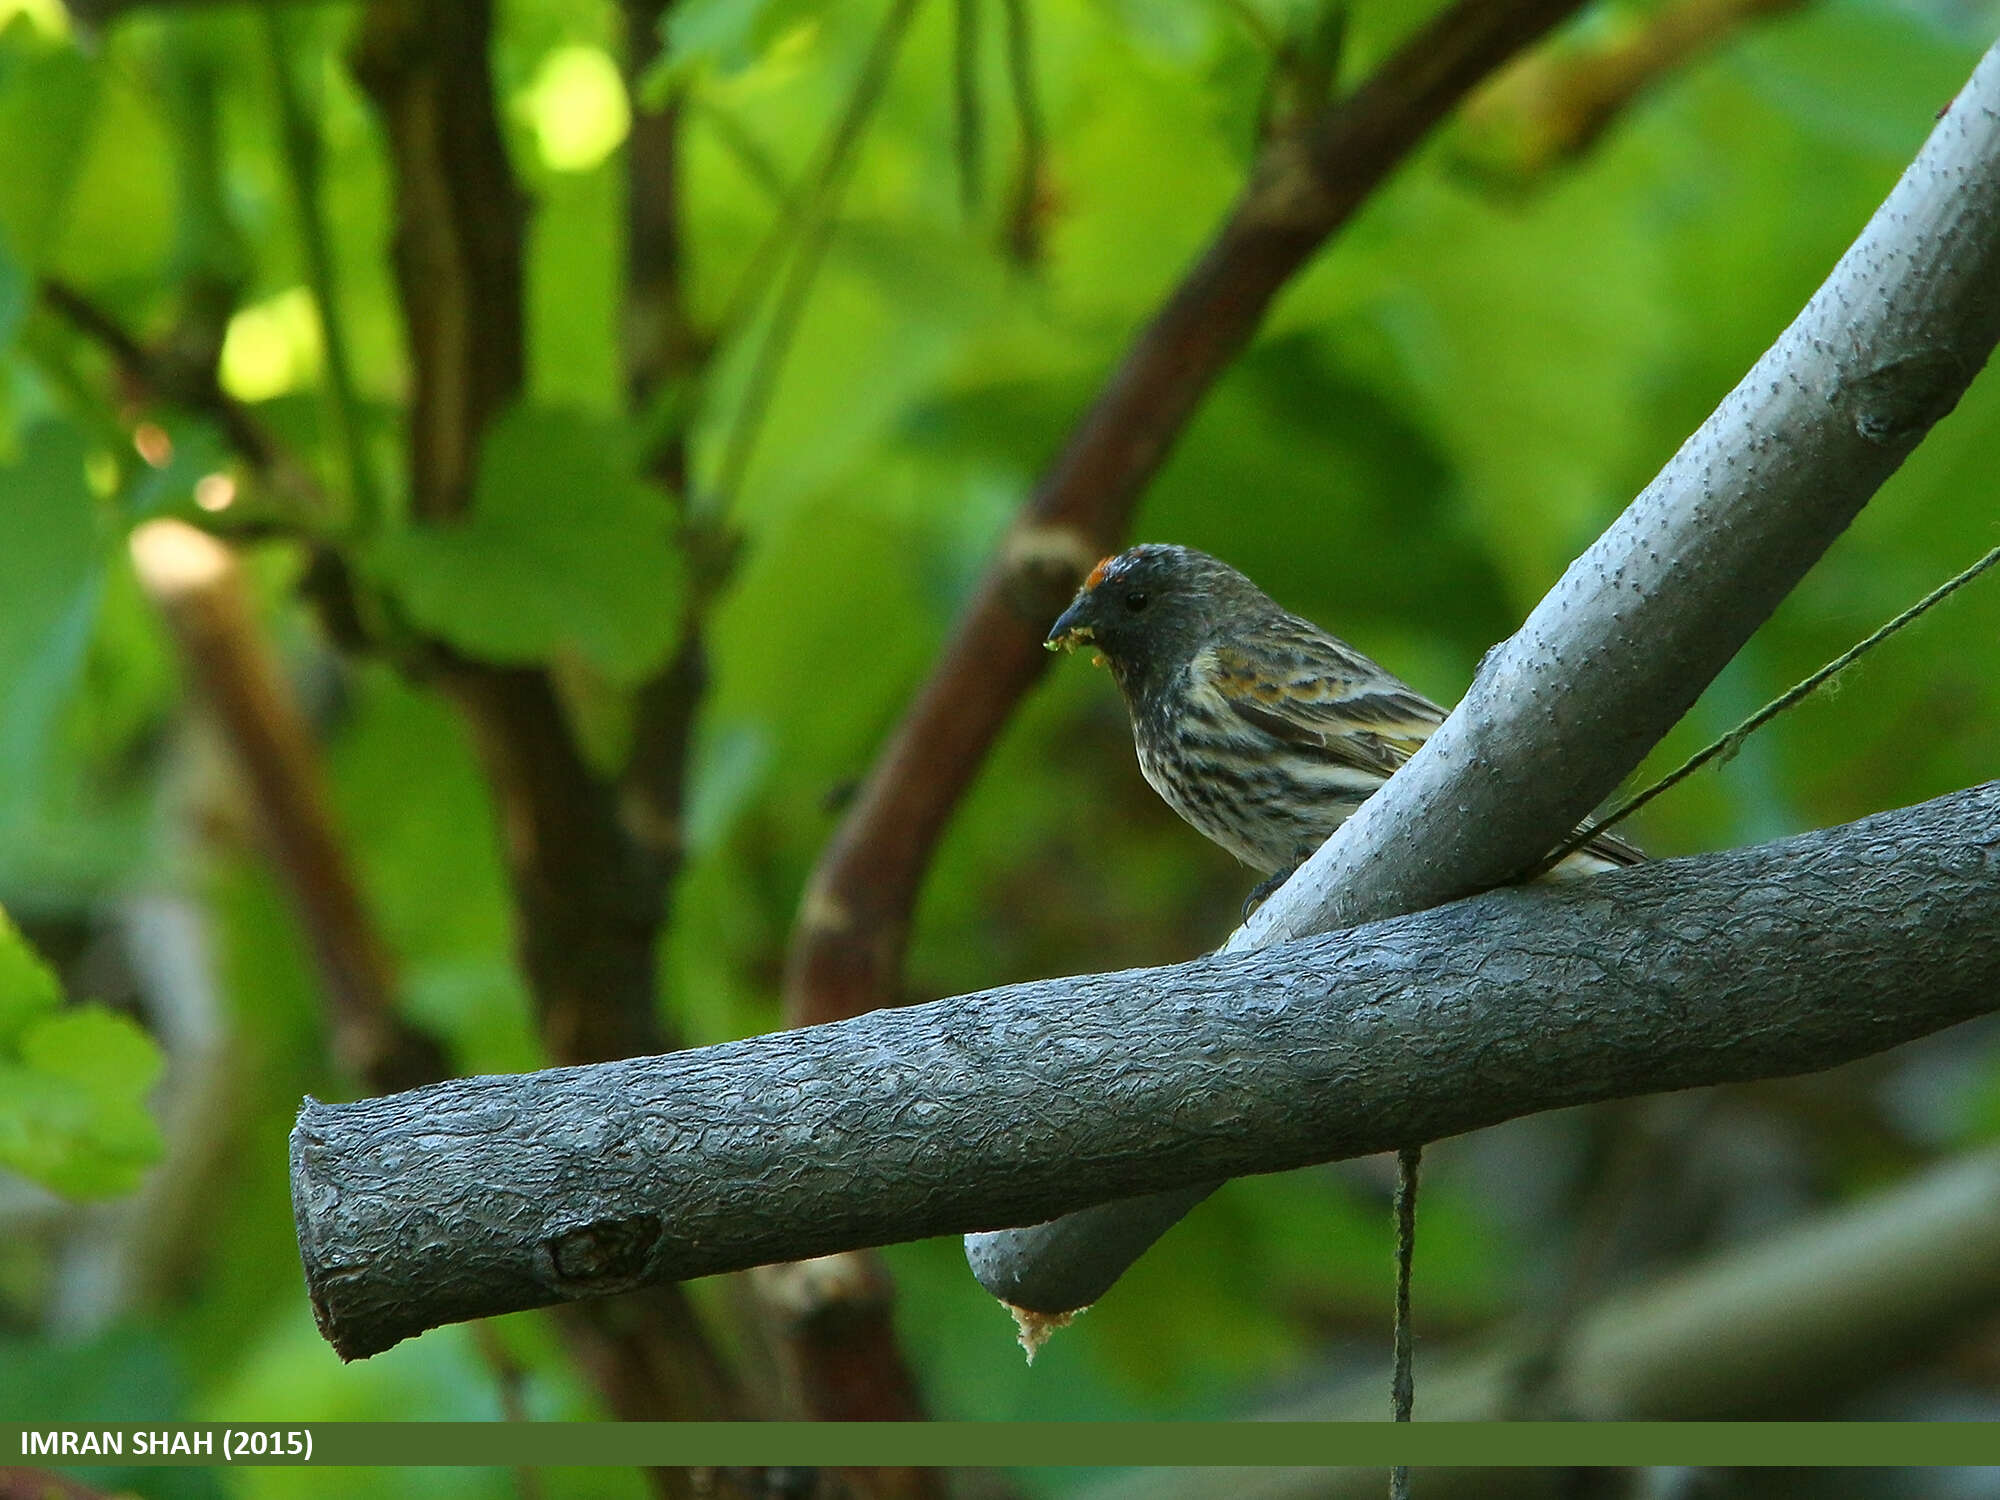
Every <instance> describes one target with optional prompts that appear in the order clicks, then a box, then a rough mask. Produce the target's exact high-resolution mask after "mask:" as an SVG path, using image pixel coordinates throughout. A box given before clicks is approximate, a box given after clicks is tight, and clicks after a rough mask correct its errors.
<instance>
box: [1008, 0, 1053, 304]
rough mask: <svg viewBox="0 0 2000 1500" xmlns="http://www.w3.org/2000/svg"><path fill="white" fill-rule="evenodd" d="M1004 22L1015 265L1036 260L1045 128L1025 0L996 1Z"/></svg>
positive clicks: (1010, 239) (1010, 250) (1010, 215)
mask: <svg viewBox="0 0 2000 1500" xmlns="http://www.w3.org/2000/svg"><path fill="white" fill-rule="evenodd" d="M1000 10H1001V14H1002V15H1004V16H1005V17H1006V20H1007V88H1008V94H1009V96H1010V97H1011V98H1012V100H1013V103H1014V129H1015V133H1016V134H1017V135H1018V136H1019V137H1020V158H1019V161H1018V162H1017V163H1016V165H1015V168H1014V191H1013V201H1012V202H1011V203H1010V204H1009V205H1008V209H1007V235H1006V242H1007V253H1008V254H1009V255H1011V256H1012V257H1013V258H1014V260H1015V261H1017V262H1019V263H1020V264H1021V265H1024V266H1027V265H1033V264H1034V263H1035V262H1036V261H1038V260H1040V259H1041V222H1042V203H1043V197H1044V193H1045V190H1046V183H1045V181H1044V179H1045V177H1046V175H1047V172H1048V167H1047V159H1048V132H1047V130H1046V129H1045V128H1044V126H1043V124H1042V101H1041V93H1040V88H1039V85H1038V84H1037V82H1036V79H1035V37H1034V27H1033V18H1032V17H1031V16H1030V15H1029V14H1028V0H1000Z"/></svg>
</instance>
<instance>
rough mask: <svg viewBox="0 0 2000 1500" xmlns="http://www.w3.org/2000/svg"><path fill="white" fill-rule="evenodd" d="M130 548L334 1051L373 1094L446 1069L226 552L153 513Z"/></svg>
mask: <svg viewBox="0 0 2000 1500" xmlns="http://www.w3.org/2000/svg"><path fill="white" fill-rule="evenodd" d="M132 558H133V563H134V566H135V568H136V570H137V572H138V575H139V581H140V583H141V585H142V586H143V587H144V588H145V589H146V591H147V593H148V594H149V595H150V596H151V597H152V599H153V601H154V602H155V603H156V604H157V605H158V606H159V608H160V611H161V613H162V614H163V615H164V616H165V618H166V621H167V624H168V626H169V627H170V628H171V630H172V632H173V636H174V639H175V641H176V642H177V643H178V645H179V647H180V654H181V659H182V661H183V662H184V663H185V664H186V666H187V669H188V671H189V673H190V675H191V676H192V677H193V678H194V680H195V683H196V685H197V686H198V688H199V689H200V692H201V696H202V698H203V699H204V700H205V701H206V702H207V704H208V706H209V708H210V709H211V711H212V712H213V713H214V715H215V717H216V720H217V722H218V723H219V725H220V726H221V729H222V736H223V739H224V741H225V742H226V743H227V745H228V746H229V750H230V752H231V754H232V756H233V757H234V759H235V761H236V764H237V766H238V767H239V768H240V769H241V771H242V773H243V778H244V782H245V784H246V786H247V788H248V791H249V795H250V801H251V803H252V806H253V808H254V810H255V813H256V816H257V822H258V825H259V827H260V828H261V830H262V832H263V835H264V839H265V842H266V843H267V845H268V846H269V849H270V854H271V863H272V865H273V866H274V867H275V868H276V870H277V872H278V877H279V880H280V881H281V882H282V884H283V885H284V888H285V890H286V892H287V894H288V895H289V897H290V902H291V907H292V910H293V912H294V913H295V914H296V915H297V917H298V921H299V925H300V927H301V928H302V929H303V930H304V932H305V935H306V940H307V943H308V944H309V945H310V947H311V949H312V953H313V959H314V965H315V967H316V968H317V970H318V971H319V975H320V979H321V982H322V983H323V985H324V986H325V990H326V997H327V1013H328V1018H329V1021H330V1023H331V1030H332V1050H333V1054H334V1057H335V1059H336V1060H337V1061H338V1062H339V1063H340V1064H341V1065H342V1067H344V1068H345V1069H346V1070H347V1071H348V1072H349V1073H350V1074H351V1075H352V1076H353V1077H355V1078H359V1079H361V1080H362V1081H363V1082H365V1083H366V1084H367V1086H368V1087H370V1088H371V1089H373V1090H375V1091H376V1092H378V1093H393V1092H395V1091H396V1090H398V1089H406V1088H414V1087H415V1086H416V1085H417V1084H420V1083H430V1082H433V1081H435V1080H436V1079H439V1078H443V1077H446V1076H447V1075H448V1071H449V1070H448V1069H447V1067H446V1065H445V1058H444V1053H443V1050H442V1049H441V1048H440V1047H439V1046H438V1043H437V1041H436V1040H435V1038H433V1037H431V1036H430V1035H429V1034H428V1033H426V1032H424V1031H422V1030H420V1029H418V1028H417V1027H415V1026H413V1025H412V1024H411V1023H410V1022H408V1021H407V1020H405V1019H404V1018H403V1016H402V1015H401V1014H400V1013H399V1012H398V1011H397V1009H396V1001H395V982H394V967H393V964H392V962H391V960H390V957H389V953H388V950H387V948H386V946H385V945H384V944H383V942H382V939H381V936H380V934H379V933H378V932H377V930H376V927H375V924H374V922H373V921H372V920H371V919H370V917H369V914H368V911H367V908H366V906H365V904H364V902H363V901H362V897H361V891H360V887H359V885H358V883H357V882H356V880H355V878H354V873H353V871H352V869H351V868H350V867H349V865H348V861H347V854H346V845H345V843H344V842H343V840H342V839H341V837H340V835H339V833H338V831H337V829H336V828H335V826H334V817H333V802H332V798H331V796H330V795H329V794H328V790H327V785H326V777H325V774H324V771H323V769H322V767H321V764H320V759H319V754H318V751H317V750H316V748H315V747H314V745H313V742H312V735H311V733H310V732H309V731H308V730H307V728H306V723H305V717H304V715H303V714H301V713H300V711H299V707H298V703H297V701H296V699H295V698H294V697H293V696H292V693H291V690H290V688H289V686H288V685H287V684H286V682H285V680H284V677H283V675H282V674H281V673H280V672H279V670H278V666H277V663H276V661H275V659H274V658H273V656H272V654H271V651H270V648H269V647H268V645H267V644H266V643H265V641H264V638H263V635H262V633H261V632H260V630H259V629H258V627H257V624H256V618H255V614H254V611H253V610H252V608H251V606H250V602H249V599H248V597H247V596H246V593H245V590H244V586H243V578H242V572H241V570H240V569H239V567H238V566H237V563H236V559H235V557H234V555H233V554H232V553H231V552H230V551H229V549H228V548H227V547H225V546H224V545H223V544H222V543H221V542H218V541H216V540H215V539H214V538H213V537H211V536H208V535H207V534H206V533H204V532H201V531H197V530H196V529H195V528H194V527H192V526H189V525H186V524H184V523H183V522H179V521H153V522H150V523H148V524H147V525H145V526H142V527H140V528H139V529H138V530H137V531H136V532H134V533H133V536H132Z"/></svg>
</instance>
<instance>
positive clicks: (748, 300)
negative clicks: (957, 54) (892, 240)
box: [716, 0, 918, 344]
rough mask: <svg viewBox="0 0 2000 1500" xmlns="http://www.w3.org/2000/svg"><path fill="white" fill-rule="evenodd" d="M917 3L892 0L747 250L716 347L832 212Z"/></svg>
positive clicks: (724, 311)
mask: <svg viewBox="0 0 2000 1500" xmlns="http://www.w3.org/2000/svg"><path fill="white" fill-rule="evenodd" d="M917 3H918V0H892V3H891V4H890V6H889V10H888V12H887V13H886V14H885V15H884V16H883V18H882V22H881V24H880V25H879V26H878V27H877V28H876V31H875V37H874V40H873V41H871V42H870V43H869V48H868V56H867V57H866V58H865V59H864V60H863V61H862V64H861V73H860V75H859V76H858V77H857V78H856V79H855V81H854V87H853V89H852V90H850V91H849V93H848V96H847V103H846V105H845V106H844V107H843V108H842V110H841V112H840V116H839V118H838V119H836V120H835V121H834V124H833V128H832V129H831V130H829V131H828V132H827V134H826V138H825V139H824V140H823V141H821V142H820V146H819V150H818V151H817V152H816V153H815V154H814V157H813V163H812V165H811V166H810V167H808V168H807V169H806V172H805V175H804V176H803V177H801V178H800V179H799V181H798V182H797V183H795V184H794V185H793V186H792V189H791V191H790V192H789V193H787V194H786V195H785V198H784V201H783V203H782V204H781V205H780V207H779V209H778V216H777V218H776V219H774V220H772V222H771V227H770V228H769V229H768V230H766V231H765V233H764V237H763V239H761V240H759V241H758V242H757V248H756V249H755V250H753V251H751V252H750V259H749V260H748V261H746V262H745V263H744V266H743V272H742V274H741V275H739V276H738V277H737V278H736V284H735V286H734V287H732V288H731V289H730V293H729V296H728V298H727V299H725V300H724V302H723V304H722V315H721V316H720V317H719V318H717V319H716V330H717V332H716V342H717V343H718V344H723V343H727V342H728V341H729V340H730V339H731V338H732V337H733V336H734V335H735V334H736V333H737V332H738V331H739V330H740V329H741V328H742V327H743V326H744V325H745V324H746V323H748V321H749V319H750V315H751V313H752V312H753V311H755V309H756V307H757V304H758V303H759V302H761V301H762V300H763V298H764V293H765V291H766V289H767V288H768V287H769V285H770V281H771V277H772V276H773V274H774V273H775V272H776V270H777V267H778V263H779V262H780V261H781V260H783V259H784V254H785V251H786V249H787V248H788V247H789V246H790V245H791V243H792V241H793V239H794V237H803V234H804V231H805V229H806V227H808V226H809V225H810V224H811V223H812V222H813V221H814V220H815V219H817V218H820V217H824V216H829V215H831V213H832V212H833V207H832V204H831V202H830V201H829V200H831V199H833V198H835V197H837V195H838V192H839V189H840V187H841V185H843V184H844V183H845V181H846V175H847V168H848V166H849V164H850V162H851V160H852V158H853V155H854V148H855V147H856V146H857V145H859V144H860V141H861V136H862V133H863V131H864V130H866V128H867V125H868V121H869V118H870V117H871V116H872V115H873V114H874V112H875V106H876V105H877V104H878V103H879V102H881V98H882V89H883V85H884V84H886V83H887V82H888V75H889V70H890V68H891V67H892V66H893V65H894V63H895V59H896V53H897V52H898V51H899V50H900V49H901V46H902V41H903V36H904V34H905V33H906V32H907V31H908V30H909V24H910V19H911V17H912V16H913V15H914V14H915V12H916V6H917Z"/></svg>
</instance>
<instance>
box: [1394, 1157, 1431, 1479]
mask: <svg viewBox="0 0 2000 1500" xmlns="http://www.w3.org/2000/svg"><path fill="white" fill-rule="evenodd" d="M1423 1160H1424V1148H1423V1147H1421V1146H1406V1147H1404V1148H1403V1149H1402V1150H1401V1151H1398V1152H1397V1153H1396V1370H1395V1374H1394V1375H1393V1376H1392V1377H1391V1378H1390V1382H1389V1409H1390V1419H1391V1420H1392V1421H1396V1422H1407V1421H1409V1420H1410V1413H1411V1411H1412V1410H1413V1409H1414V1408H1415V1406H1416V1399H1417V1382H1416V1369H1415V1350H1414V1348H1413V1344H1414V1338H1413V1336H1412V1334H1411V1332H1410V1263H1411V1261H1412V1260H1414V1259H1415V1258H1416V1253H1417V1172H1418V1169H1419V1168H1420V1167H1421V1166H1422V1165H1423ZM1389 1500H1410V1469H1409V1465H1407V1464H1397V1465H1396V1466H1395V1467H1394V1468H1392V1469H1390V1471H1389Z"/></svg>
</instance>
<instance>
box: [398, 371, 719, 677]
mask: <svg viewBox="0 0 2000 1500" xmlns="http://www.w3.org/2000/svg"><path fill="white" fill-rule="evenodd" d="M629 447H630V445H629V444H628V443H627V442H626V441H625V440H624V436H623V434H622V433H621V432H620V431H619V430H618V429H617V428H615V427H613V426H612V425H610V424H608V423H603V422H597V421H593V420H591V419H590V418H588V417H585V416H582V415H580V414H579V413H576V412H572V411H564V410H559V409H554V408H538V407H532V406H523V407H518V408H516V409H515V410H513V411H511V412H509V413H508V414H507V415H505V416H503V417H501V418H500V419H499V420H497V421H496V422H494V424H493V425H492V427H491V428H489V429H488V431H487V434H486V440H485V443H484V445H483V447H482V449H481V455H480V465H479V477H478V483H477V487H476V490H475V494H474V499H473V507H472V514H471V515H470V516H468V517H467V518H466V519H465V520H463V521H458V522H453V523H451V524H448V525H431V526H421V527H415V528H412V529H411V530H410V531H408V532H406V533H404V534H402V535H401V536H399V537H397V538H396V539H395V540H394V541H393V542H392V543H391V544H390V547H389V550H388V554H387V557H386V559H385V561H386V572H387V578H388V582H389V583H390V586H391V587H392V588H393V589H394V590H395V591H396V593H397V595H398V596H399V597H400V598H401V600H402V602H403V606H404V608H405V609H407V610H408V611H409V614H410V617H411V618H412V619H413V620H414V621H415V622H416V623H417V624H418V625H419V626H421V627H422V628H423V629H425V630H427V631H430V632H431V633H433V634H435V635H437V636H440V637H442V638H443V639H444V640H446V641H449V642H450V643H451V644H452V645H454V646H456V647H457V648H458V649H459V650H461V651H464V652H467V653H469V654H471V655H473V656H479V657H484V658H486V659H487V660H489V661H497V662H507V663H515V664H530V663H545V662H551V661H555V660H558V659H561V658H564V657H575V658H577V659H580V660H581V661H583V662H584V663H586V664H587V665H588V666H590V667H591V668H592V669H594V670H595V671H597V672H600V673H602V674H603V675H604V676H605V677H608V678H610V679H611V680H613V681H614V682H618V683H625V684H631V683H636V682H639V681H641V680H643V679H644V678H645V677H646V676H647V675H648V674H649V673H651V672H652V670H653V669H654V668H655V667H657V666H659V664H660V663H661V662H662V661H664V660H665V659H666V656H667V653H668V652H669V651H670V650H672V648H673V646H674V643H675V641H676V640H677V639H678V637H679V634H680V620H681V599H682V595H683V592H684V590H685V587H686V575H685V572H684V569H683V567H682V561H681V556H680V553H679V550H678V549H677V547H676V546H675V545H674V541H673V535H672V531H673V512H672V509H671V507H670V505H669V503H668V500H667V497H666V496H665V495H664V494H662V493H661V492H660V491H659V490H658V489H657V488H655V487H654V486H652V485H649V484H647V483H645V482H644V481H643V480H641V479H640V478H639V477H638V474H637V470H636V464H635V463H634V462H633V459H632V457H631V455H630V453H629Z"/></svg>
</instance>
